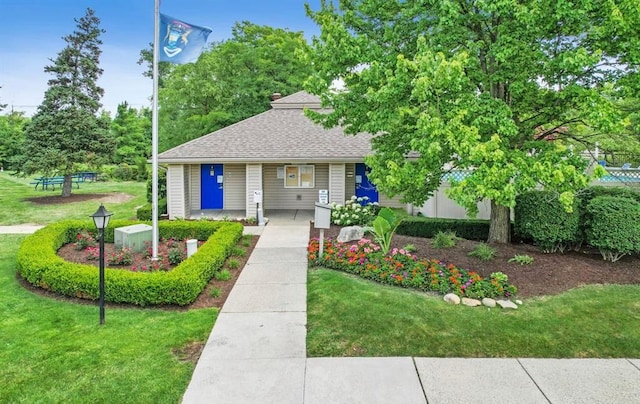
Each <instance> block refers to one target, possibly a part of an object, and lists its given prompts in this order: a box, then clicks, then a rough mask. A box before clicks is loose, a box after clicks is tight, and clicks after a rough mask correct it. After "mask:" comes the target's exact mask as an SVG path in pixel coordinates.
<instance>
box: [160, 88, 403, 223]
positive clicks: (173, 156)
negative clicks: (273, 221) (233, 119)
mask: <svg viewBox="0 0 640 404" xmlns="http://www.w3.org/2000/svg"><path fill="white" fill-rule="evenodd" d="M271 107H272V108H271V109H270V110H268V111H266V112H263V113H261V114H258V115H256V116H253V117H251V118H248V119H245V120H243V121H240V122H237V123H235V124H233V125H231V126H228V127H226V128H223V129H220V130H218V131H215V132H213V133H210V134H208V135H205V136H202V137H200V138H198V139H194V140H192V141H190V142H187V143H184V144H182V145H179V146H177V147H174V148H173V149H170V150H167V151H165V152H163V153H160V154H159V155H158V162H159V163H160V164H163V165H166V166H167V209H168V214H169V218H189V217H191V215H192V214H193V213H194V212H199V211H202V210H210V209H211V210H220V209H224V210H239V211H244V212H245V216H246V217H255V216H256V204H255V202H254V199H253V198H254V191H262V192H261V193H262V203H263V205H262V206H263V209H264V211H265V213H268V212H269V211H272V210H290V209H304V210H312V209H314V203H315V202H316V201H318V200H319V192H320V190H326V191H328V198H329V199H328V200H329V202H330V203H331V202H336V203H340V204H342V203H344V201H345V200H346V199H347V198H350V197H351V196H352V195H356V196H367V197H369V199H370V200H371V201H372V202H379V203H380V204H382V205H385V206H394V207H404V206H405V205H403V204H401V203H400V202H399V200H398V199H397V198H395V199H393V200H392V199H389V198H386V197H385V196H384V195H379V194H378V192H377V190H376V188H375V186H374V185H372V184H371V183H370V182H369V180H368V178H367V168H366V166H365V164H364V161H363V158H364V156H366V155H368V154H370V153H371V145H370V140H371V135H368V134H359V135H357V136H352V135H345V134H344V132H343V130H342V129H341V128H339V127H336V128H332V129H325V128H323V127H322V126H321V125H317V124H315V123H313V122H312V121H311V120H310V119H309V118H307V117H306V116H305V115H304V109H305V108H310V109H316V110H320V109H321V106H320V99H319V98H318V97H316V96H314V95H311V94H308V93H306V92H303V91H301V92H298V93H295V94H292V95H289V96H286V97H279V94H277V93H276V94H274V96H273V102H272V103H271Z"/></svg>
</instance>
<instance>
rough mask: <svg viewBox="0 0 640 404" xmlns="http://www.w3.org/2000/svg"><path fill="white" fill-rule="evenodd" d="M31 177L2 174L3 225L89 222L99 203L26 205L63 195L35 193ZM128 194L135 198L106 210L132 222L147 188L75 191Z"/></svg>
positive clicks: (93, 185) (91, 185)
mask: <svg viewBox="0 0 640 404" xmlns="http://www.w3.org/2000/svg"><path fill="white" fill-rule="evenodd" d="M30 181H31V177H26V178H20V177H15V176H12V175H10V174H9V173H8V172H6V171H5V172H2V173H0V206H2V209H0V225H14V224H21V223H34V224H49V223H53V222H56V221H59V220H62V219H87V220H90V219H89V216H90V215H91V214H93V213H94V212H95V211H96V209H98V206H100V202H99V201H97V200H90V201H86V202H74V203H65V204H50V205H41V204H35V203H33V202H29V201H25V198H31V197H38V196H51V195H60V190H59V189H56V190H55V191H51V190H44V191H42V190H40V189H38V190H34V189H33V185H30V184H29V182H30ZM113 192H117V193H125V194H128V195H131V196H133V198H132V199H130V200H128V201H126V202H123V203H109V202H105V204H104V205H105V208H107V210H108V211H110V212H112V213H114V214H115V216H114V218H118V219H131V218H133V217H135V215H136V208H137V207H139V206H141V205H144V204H145V203H146V184H145V183H142V182H111V181H110V182H85V183H82V184H80V189H76V188H75V186H74V187H73V190H72V194H95V193H113Z"/></svg>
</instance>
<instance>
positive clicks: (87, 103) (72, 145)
mask: <svg viewBox="0 0 640 404" xmlns="http://www.w3.org/2000/svg"><path fill="white" fill-rule="evenodd" d="M75 21H76V24H77V25H76V30H75V31H74V32H73V33H72V34H71V35H68V36H66V37H64V38H63V39H64V41H65V42H66V43H67V46H66V47H65V48H64V49H63V50H62V51H60V52H59V53H58V57H57V58H56V59H55V60H51V61H52V62H53V64H52V65H48V66H45V68H44V71H45V72H46V73H51V74H53V75H54V78H53V79H51V80H49V82H48V86H49V87H48V89H47V90H46V91H45V94H44V100H43V102H42V104H40V106H38V110H37V111H36V114H35V115H34V116H33V118H32V120H31V124H30V125H29V126H28V128H27V131H26V134H25V135H26V136H25V143H24V145H25V147H24V155H23V167H22V169H23V171H24V172H25V173H27V174H32V173H35V172H39V173H42V174H44V175H47V176H50V175H54V174H55V175H63V176H64V177H65V178H64V184H63V187H62V196H63V197H66V196H70V195H71V175H72V174H73V173H74V172H75V171H76V170H77V169H78V166H79V165H80V164H89V165H98V164H100V162H101V161H102V159H103V158H106V157H108V156H110V155H111V154H113V149H114V142H113V139H112V138H111V136H110V134H109V121H108V120H106V119H103V118H101V117H100V116H99V109H100V108H101V107H102V104H101V103H100V99H101V98H102V95H103V93H104V90H103V89H102V88H100V87H99V86H98V85H97V83H96V82H97V80H98V78H99V77H100V76H101V75H102V69H101V68H100V67H99V58H100V54H101V53H102V51H101V50H100V45H102V41H101V40H100V34H102V33H104V32H105V31H104V30H102V29H100V27H99V24H100V20H99V19H98V17H96V16H95V13H94V11H93V10H92V9H89V8H88V9H87V11H86V14H85V16H84V17H82V18H80V19H79V20H78V19H75Z"/></svg>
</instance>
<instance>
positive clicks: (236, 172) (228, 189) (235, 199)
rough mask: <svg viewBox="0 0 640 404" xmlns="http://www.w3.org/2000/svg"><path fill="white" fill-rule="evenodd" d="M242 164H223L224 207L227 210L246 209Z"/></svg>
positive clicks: (244, 177)
mask: <svg viewBox="0 0 640 404" xmlns="http://www.w3.org/2000/svg"><path fill="white" fill-rule="evenodd" d="M246 184H247V175H246V167H245V165H244V164H225V165H224V208H225V209H228V210H243V209H246V201H245V199H246V193H245V192H246V188H247V185H246Z"/></svg>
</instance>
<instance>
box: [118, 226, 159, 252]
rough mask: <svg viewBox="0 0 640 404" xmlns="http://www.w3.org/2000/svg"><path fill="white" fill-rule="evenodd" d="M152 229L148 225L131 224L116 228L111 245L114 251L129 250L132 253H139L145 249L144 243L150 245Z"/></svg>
mask: <svg viewBox="0 0 640 404" xmlns="http://www.w3.org/2000/svg"><path fill="white" fill-rule="evenodd" d="M151 233H152V227H151V226H149V225H148V224H133V225H131V226H125V227H118V228H117V229H115V230H114V232H113V244H114V245H115V247H116V249H118V250H120V249H123V248H129V249H130V250H131V251H133V252H140V251H142V250H144V248H145V242H149V244H150V243H151V238H152V237H153V236H152V234H151Z"/></svg>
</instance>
